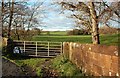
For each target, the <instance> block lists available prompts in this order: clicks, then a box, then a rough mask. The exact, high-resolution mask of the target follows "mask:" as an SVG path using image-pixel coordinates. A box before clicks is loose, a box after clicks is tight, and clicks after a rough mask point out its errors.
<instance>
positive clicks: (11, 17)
mask: <svg viewBox="0 0 120 78" xmlns="http://www.w3.org/2000/svg"><path fill="white" fill-rule="evenodd" d="M13 12H14V0H12V5H10V20H9V26H8V38H10V32H11V24H12V19H13Z"/></svg>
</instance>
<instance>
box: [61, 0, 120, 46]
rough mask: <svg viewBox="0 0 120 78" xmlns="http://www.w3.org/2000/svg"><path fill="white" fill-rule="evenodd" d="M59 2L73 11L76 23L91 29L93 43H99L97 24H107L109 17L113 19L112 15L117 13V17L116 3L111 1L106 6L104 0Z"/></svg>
mask: <svg viewBox="0 0 120 78" xmlns="http://www.w3.org/2000/svg"><path fill="white" fill-rule="evenodd" d="M59 4H61V5H62V7H63V8H65V9H67V10H71V11H73V12H74V14H73V15H72V16H73V17H75V18H77V19H78V21H77V24H81V25H82V26H85V27H87V28H88V29H90V30H91V33H92V41H93V44H100V40H99V27H98V24H99V23H103V24H106V25H108V24H107V22H108V21H109V20H110V19H111V18H112V19H114V17H113V16H114V15H117V17H118V18H119V13H118V12H119V11H118V8H117V7H118V6H116V4H117V3H111V4H110V5H109V6H108V5H107V4H106V3H105V2H92V1H90V2H79V1H77V2H76V3H75V2H70V1H67V2H65V1H62V2H60V3H59ZM119 6H120V5H119ZM114 8H115V9H114ZM76 11H77V13H76Z"/></svg>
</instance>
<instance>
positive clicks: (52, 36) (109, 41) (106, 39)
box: [32, 31, 120, 45]
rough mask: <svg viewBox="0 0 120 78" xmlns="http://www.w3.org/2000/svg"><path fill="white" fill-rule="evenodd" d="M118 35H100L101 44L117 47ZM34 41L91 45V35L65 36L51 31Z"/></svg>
mask: <svg viewBox="0 0 120 78" xmlns="http://www.w3.org/2000/svg"><path fill="white" fill-rule="evenodd" d="M119 35H120V34H107V35H100V42H101V44H105V45H118V44H120V43H119V42H118V36H119ZM32 40H34V41H51V42H80V43H92V38H91V35H69V36H68V35H67V33H66V32H65V31H58V32H57V31H52V32H49V34H46V33H42V35H38V36H34V37H33V39H32Z"/></svg>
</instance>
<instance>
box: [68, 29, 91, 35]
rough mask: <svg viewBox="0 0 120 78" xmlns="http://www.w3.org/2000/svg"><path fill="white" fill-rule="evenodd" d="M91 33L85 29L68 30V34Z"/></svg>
mask: <svg viewBox="0 0 120 78" xmlns="http://www.w3.org/2000/svg"><path fill="white" fill-rule="evenodd" d="M88 34H90V33H89V31H88V30H84V29H81V30H79V29H73V30H71V31H67V35H88Z"/></svg>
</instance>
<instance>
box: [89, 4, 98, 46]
mask: <svg viewBox="0 0 120 78" xmlns="http://www.w3.org/2000/svg"><path fill="white" fill-rule="evenodd" d="M89 6H90V14H91V19H92V42H93V44H100V40H99V28H98V22H97V14H96V11H95V6H94V3H93V2H90V3H89Z"/></svg>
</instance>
